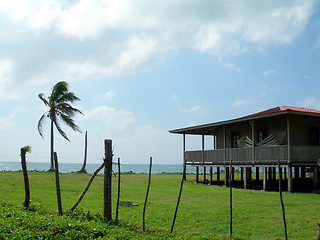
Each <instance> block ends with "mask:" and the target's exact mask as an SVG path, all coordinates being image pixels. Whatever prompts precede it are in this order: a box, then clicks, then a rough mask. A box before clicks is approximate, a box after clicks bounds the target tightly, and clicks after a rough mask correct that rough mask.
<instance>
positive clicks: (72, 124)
mask: <svg viewBox="0 0 320 240" xmlns="http://www.w3.org/2000/svg"><path fill="white" fill-rule="evenodd" d="M60 118H61V120H62V121H63V122H64V123H65V124H67V125H68V126H69V127H71V128H72V130H73V131H77V132H80V133H81V129H80V128H79V126H78V125H77V124H75V122H74V120H73V119H72V118H70V117H69V116H67V115H65V114H60Z"/></svg>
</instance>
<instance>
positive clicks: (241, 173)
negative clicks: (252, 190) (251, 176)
mask: <svg viewBox="0 0 320 240" xmlns="http://www.w3.org/2000/svg"><path fill="white" fill-rule="evenodd" d="M240 178H241V181H243V167H241V168H240Z"/></svg>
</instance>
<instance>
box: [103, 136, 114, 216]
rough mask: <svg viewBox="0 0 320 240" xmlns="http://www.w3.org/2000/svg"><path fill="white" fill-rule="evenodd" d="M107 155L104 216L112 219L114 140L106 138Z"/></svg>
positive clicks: (105, 159)
mask: <svg viewBox="0 0 320 240" xmlns="http://www.w3.org/2000/svg"><path fill="white" fill-rule="evenodd" d="M104 150H105V157H104V159H103V161H104V197H103V199H104V201H103V203H104V205H103V217H104V219H105V220H108V221H109V220H111V219H112V209H111V182H112V140H111V139H105V140H104Z"/></svg>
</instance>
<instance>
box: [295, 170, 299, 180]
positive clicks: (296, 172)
mask: <svg viewBox="0 0 320 240" xmlns="http://www.w3.org/2000/svg"><path fill="white" fill-rule="evenodd" d="M294 178H295V179H298V178H299V167H294Z"/></svg>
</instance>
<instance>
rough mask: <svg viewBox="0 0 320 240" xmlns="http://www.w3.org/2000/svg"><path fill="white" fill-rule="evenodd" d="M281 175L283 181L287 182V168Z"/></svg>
mask: <svg viewBox="0 0 320 240" xmlns="http://www.w3.org/2000/svg"><path fill="white" fill-rule="evenodd" d="M283 175H284V180H287V168H286V167H284V168H283Z"/></svg>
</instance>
